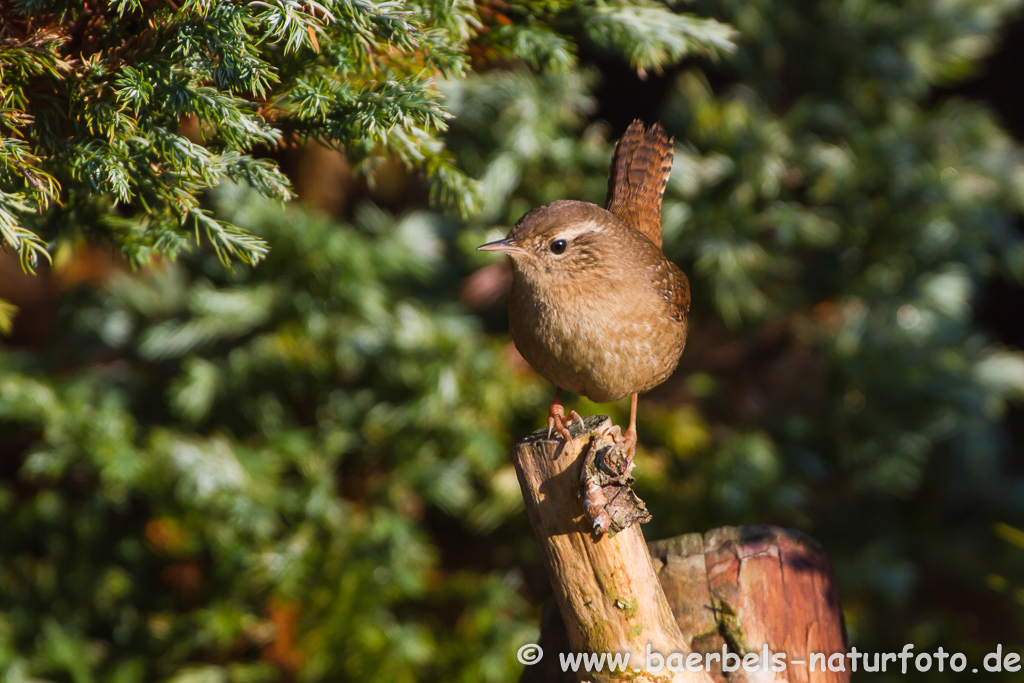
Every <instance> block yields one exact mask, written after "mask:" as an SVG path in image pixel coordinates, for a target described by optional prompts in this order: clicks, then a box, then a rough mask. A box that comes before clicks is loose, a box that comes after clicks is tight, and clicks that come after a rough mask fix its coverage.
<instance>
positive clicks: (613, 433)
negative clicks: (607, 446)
mask: <svg viewBox="0 0 1024 683" xmlns="http://www.w3.org/2000/svg"><path fill="white" fill-rule="evenodd" d="M596 436H597V438H598V439H608V440H609V441H611V442H612V443H613V444H614V448H615V450H616V451H619V452H621V453H623V454H624V455H625V458H626V462H625V468H624V470H623V472H624V473H625V474H626V475H627V476H628V475H629V474H630V473H632V472H633V468H634V467H636V463H634V462H633V457H634V456H635V455H636V442H637V438H636V429H635V428H632V427H631V428H630V429H627V430H626V433H625V434H623V433H622V427H620V426H619V425H612V426H610V427H605V428H604V429H602V430H601V431H599V432H598V433H597V435H596Z"/></svg>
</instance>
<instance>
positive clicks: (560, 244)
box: [551, 240, 567, 254]
mask: <svg viewBox="0 0 1024 683" xmlns="http://www.w3.org/2000/svg"><path fill="white" fill-rule="evenodd" d="M566 246H567V243H566V241H565V240H555V241H554V242H552V243H551V253H553V254H561V253H562V252H564V251H565V247H566Z"/></svg>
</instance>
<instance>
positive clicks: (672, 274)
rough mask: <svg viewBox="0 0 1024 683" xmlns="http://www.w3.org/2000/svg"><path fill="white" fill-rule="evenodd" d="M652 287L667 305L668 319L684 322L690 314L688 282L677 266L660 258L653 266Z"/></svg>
mask: <svg viewBox="0 0 1024 683" xmlns="http://www.w3.org/2000/svg"><path fill="white" fill-rule="evenodd" d="M653 275H654V286H655V287H656V288H657V289H658V291H659V292H660V293H661V296H662V297H664V299H665V301H667V302H668V304H669V309H670V311H671V313H670V315H669V317H671V318H672V320H675V321H676V322H686V316H687V314H688V313H689V312H690V280H689V278H687V277H686V273H684V272H683V271H682V270H680V269H679V266H677V265H676V264H674V263H672V262H671V261H669V260H668V259H667V258H662V259H661V261H659V262H658V265H656V266H654V273H653Z"/></svg>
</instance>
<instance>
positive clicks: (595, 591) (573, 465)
mask: <svg viewBox="0 0 1024 683" xmlns="http://www.w3.org/2000/svg"><path fill="white" fill-rule="evenodd" d="M608 422H609V421H608V418H607V417H604V416H597V417H589V418H586V424H585V426H584V427H582V428H581V427H580V426H579V425H578V424H573V425H571V427H570V430H571V431H572V434H573V438H574V442H575V443H574V446H575V448H570V447H569V446H568V445H564V446H563V442H562V441H561V440H560V439H557V438H556V439H548V438H547V435H546V431H545V430H541V431H538V432H535V433H534V434H533V435H531V436H530V437H528V438H527V439H525V440H523V441H521V442H520V443H519V444H518V445H517V446H516V449H515V458H514V459H515V465H516V472H517V474H518V475H519V484H520V486H521V487H522V490H523V498H524V500H525V502H526V510H527V514H528V515H529V518H530V522H531V524H532V525H533V530H534V533H535V535H536V536H537V541H538V543H539V544H540V547H541V551H542V554H543V557H544V561H545V564H546V566H547V570H548V576H549V577H551V579H552V581H551V583H552V587H553V589H554V592H555V599H556V600H557V602H558V607H559V610H560V612H561V615H562V617H563V618H564V620H565V625H566V631H567V634H568V642H569V645H570V648H571V649H570V651H571V652H574V653H581V652H591V653H604V652H616V653H624V652H628V653H629V655H630V665H629V670H627V671H626V672H617V673H615V674H609V673H607V672H603V673H602V674H595V673H591V674H590V675H589V676H586V679H587V680H593V681H619V680H630V681H678V682H682V681H685V682H687V683H697V682H698V681H701V682H704V683H708V682H709V681H710V680H711V679H710V678H709V677H708V676H707V675H706V674H704V673H702V672H687V671H679V672H669V671H667V670H666V669H662V670H661V671H659V672H657V673H654V672H649V671H646V670H643V663H644V662H645V659H646V655H647V648H648V647H650V649H651V651H652V652H657V653H662V654H663V655H668V654H671V653H674V652H675V653H682V654H683V655H685V654H688V653H689V648H688V646H687V644H686V640H685V639H684V638H683V635H682V633H681V632H680V631H679V627H678V626H677V625H676V621H675V618H674V617H673V615H672V610H671V609H670V607H669V604H668V602H667V601H666V599H665V595H664V593H663V592H662V590H661V587H660V585H659V583H658V578H657V575H656V574H655V571H654V567H653V565H652V564H651V556H650V553H648V551H647V544H646V543H645V542H644V537H643V534H642V533H641V531H640V528H639V527H638V526H632V527H630V528H628V529H625V530H624V531H621V532H619V533H617V534H615V535H614V536H611V535H608V534H605V535H600V536H598V535H596V534H594V532H593V526H592V523H591V521H590V520H589V519H588V518H587V517H586V515H585V514H584V510H583V506H582V503H581V500H580V471H581V465H582V456H581V453H582V449H584V448H586V447H587V445H588V443H589V438H590V435H591V434H592V433H593V432H594V431H596V430H598V429H600V428H601V427H602V426H603V425H605V424H608ZM549 656H550V657H557V653H554V652H552V653H549ZM637 666H639V667H640V668H641V671H636V670H635V667H637ZM581 680H583V677H582V672H581Z"/></svg>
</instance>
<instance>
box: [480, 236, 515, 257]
mask: <svg viewBox="0 0 1024 683" xmlns="http://www.w3.org/2000/svg"><path fill="white" fill-rule="evenodd" d="M476 250H477V251H503V252H505V253H507V254H522V253H523V250H522V249H520V248H519V247H518V246H516V241H515V240H514V239H512V238H511V237H506V238H505V239H503V240H497V241H496V242H488V243H487V244H481V245H480V246H479V247H477V248H476Z"/></svg>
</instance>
